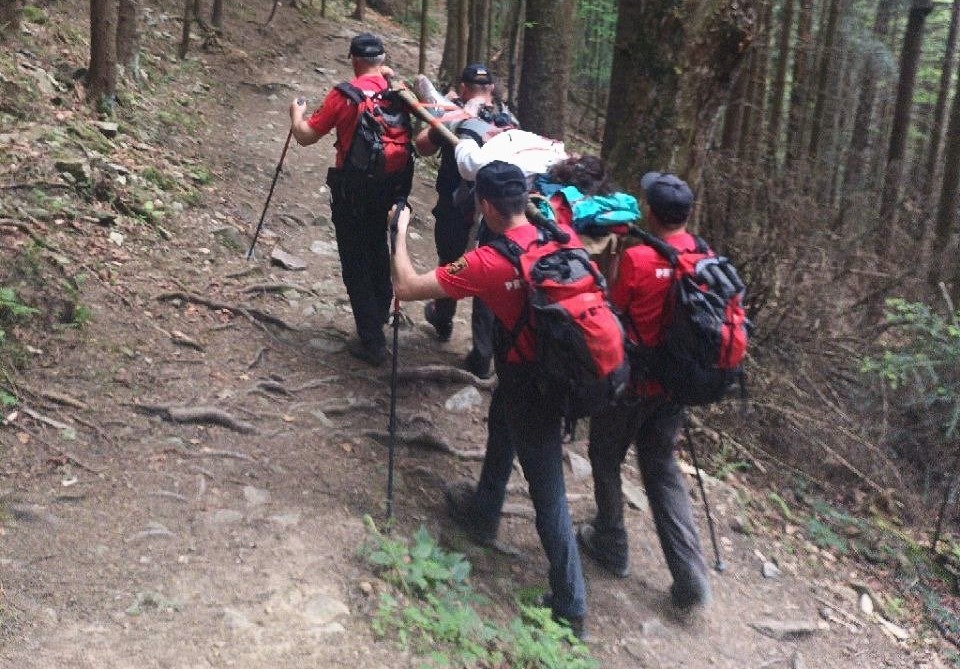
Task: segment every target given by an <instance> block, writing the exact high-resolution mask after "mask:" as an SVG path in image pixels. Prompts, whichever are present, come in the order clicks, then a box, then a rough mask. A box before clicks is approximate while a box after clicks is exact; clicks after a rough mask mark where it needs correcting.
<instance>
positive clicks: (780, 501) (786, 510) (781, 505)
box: [767, 492, 793, 520]
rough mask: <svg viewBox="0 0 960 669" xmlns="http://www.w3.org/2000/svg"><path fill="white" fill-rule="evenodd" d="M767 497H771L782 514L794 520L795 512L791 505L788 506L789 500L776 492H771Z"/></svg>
mask: <svg viewBox="0 0 960 669" xmlns="http://www.w3.org/2000/svg"><path fill="white" fill-rule="evenodd" d="M767 499H769V500H770V501H771V502H772V503H773V505H774V506H775V507H777V509H778V510H779V511H780V515H781V516H783V517H784V518H786V519H787V520H793V513H792V512H791V511H790V507H789V506H787V501H786V500H785V499H784V498H783V497H781V496H780V495H778V494H777V493H775V492H771V493H770V494H768V495H767Z"/></svg>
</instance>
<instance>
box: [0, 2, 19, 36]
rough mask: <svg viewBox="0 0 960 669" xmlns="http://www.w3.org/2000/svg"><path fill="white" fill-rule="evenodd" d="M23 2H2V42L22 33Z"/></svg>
mask: <svg viewBox="0 0 960 669" xmlns="http://www.w3.org/2000/svg"><path fill="white" fill-rule="evenodd" d="M20 4H21V0H0V42H2V41H4V39H5V38H6V37H14V38H15V37H16V36H17V35H18V34H19V33H20V14H21V12H22V8H21V6H20Z"/></svg>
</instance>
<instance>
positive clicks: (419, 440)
mask: <svg viewBox="0 0 960 669" xmlns="http://www.w3.org/2000/svg"><path fill="white" fill-rule="evenodd" d="M363 434H364V436H365V437H369V438H371V439H373V440H374V441H376V442H377V443H379V444H382V445H384V446H387V445H389V444H390V434H389V433H388V432H383V431H380V430H367V431H366V432H364V433H363ZM397 443H398V444H400V445H402V446H418V447H420V448H426V449H428V450H431V451H440V452H441V453H448V454H450V455H452V456H454V457H457V458H460V459H461V460H483V453H484V450H483V449H476V450H464V449H460V448H455V447H453V446H451V445H450V444H448V443H447V442H446V441H444V440H443V439H441V438H440V437H438V436H437V435H435V434H432V433H430V432H408V431H403V430H401V431H398V432H397Z"/></svg>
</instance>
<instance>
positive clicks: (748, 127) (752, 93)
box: [738, 0, 773, 163]
mask: <svg viewBox="0 0 960 669" xmlns="http://www.w3.org/2000/svg"><path fill="white" fill-rule="evenodd" d="M772 5H773V0H763V1H762V3H761V6H760V21H759V23H758V24H757V30H756V34H757V36H758V38H757V40H756V41H755V42H754V43H753V45H752V46H751V51H752V52H753V54H752V56H751V62H750V69H749V72H750V87H749V90H748V94H747V103H746V105H745V106H744V115H743V120H742V121H741V126H742V127H741V129H740V145H739V149H738V151H739V154H740V156H741V157H742V158H744V159H746V160H747V161H749V162H750V163H753V162H754V161H756V160H757V158H758V156H759V155H760V151H759V147H758V140H759V138H761V137H763V136H764V135H763V119H764V113H763V112H764V102H765V101H766V98H767V63H768V61H769V58H770V53H769V51H770V50H769V45H770V17H771V16H772V11H773V10H772Z"/></svg>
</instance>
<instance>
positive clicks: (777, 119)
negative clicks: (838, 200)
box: [767, 0, 794, 165]
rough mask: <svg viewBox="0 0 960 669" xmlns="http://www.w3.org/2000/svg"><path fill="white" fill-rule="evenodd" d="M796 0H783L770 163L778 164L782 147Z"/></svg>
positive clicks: (769, 128)
mask: <svg viewBox="0 0 960 669" xmlns="http://www.w3.org/2000/svg"><path fill="white" fill-rule="evenodd" d="M793 7H794V0H783V13H782V15H781V17H780V35H779V37H778V39H777V70H776V73H775V74H774V76H773V89H772V90H771V93H770V120H769V123H768V125H767V154H768V155H769V156H770V164H771V165H776V164H777V153H778V151H779V148H780V124H781V121H782V119H783V100H784V97H785V95H786V91H787V67H788V65H789V64H790V33H791V32H792V31H793Z"/></svg>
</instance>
